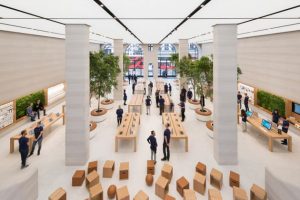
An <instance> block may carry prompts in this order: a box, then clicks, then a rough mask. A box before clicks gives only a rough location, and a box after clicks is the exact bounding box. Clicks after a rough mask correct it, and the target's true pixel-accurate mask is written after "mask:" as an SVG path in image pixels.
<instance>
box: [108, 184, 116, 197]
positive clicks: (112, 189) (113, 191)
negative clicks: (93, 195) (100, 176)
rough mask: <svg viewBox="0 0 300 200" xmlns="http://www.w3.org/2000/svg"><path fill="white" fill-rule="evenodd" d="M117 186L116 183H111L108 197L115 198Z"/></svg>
mask: <svg viewBox="0 0 300 200" xmlns="http://www.w3.org/2000/svg"><path fill="white" fill-rule="evenodd" d="M116 192H117V187H116V186H115V185H110V186H109V187H108V189H107V197H108V198H109V199H113V198H115V196H116Z"/></svg>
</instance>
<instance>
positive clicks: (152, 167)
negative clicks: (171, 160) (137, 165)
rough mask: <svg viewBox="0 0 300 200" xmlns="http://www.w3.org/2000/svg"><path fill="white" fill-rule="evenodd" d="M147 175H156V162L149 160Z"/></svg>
mask: <svg viewBox="0 0 300 200" xmlns="http://www.w3.org/2000/svg"><path fill="white" fill-rule="evenodd" d="M147 174H152V175H154V174H155V164H154V160H147Z"/></svg>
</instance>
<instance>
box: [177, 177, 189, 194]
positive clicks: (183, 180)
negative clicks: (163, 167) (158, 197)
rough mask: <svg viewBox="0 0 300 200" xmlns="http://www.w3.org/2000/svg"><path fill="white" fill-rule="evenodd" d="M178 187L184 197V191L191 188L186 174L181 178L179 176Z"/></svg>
mask: <svg viewBox="0 0 300 200" xmlns="http://www.w3.org/2000/svg"><path fill="white" fill-rule="evenodd" d="M176 189H177V192H178V193H179V194H180V195H181V196H182V197H183V191H184V190H186V189H190V184H189V182H188V180H186V178H185V177H184V176H182V177H181V178H179V179H178V180H177V181H176Z"/></svg>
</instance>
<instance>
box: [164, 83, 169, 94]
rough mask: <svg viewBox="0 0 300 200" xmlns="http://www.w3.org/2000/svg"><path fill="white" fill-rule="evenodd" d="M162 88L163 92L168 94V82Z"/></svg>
mask: <svg viewBox="0 0 300 200" xmlns="http://www.w3.org/2000/svg"><path fill="white" fill-rule="evenodd" d="M164 90H165V94H168V84H167V83H166V84H165V85H164Z"/></svg>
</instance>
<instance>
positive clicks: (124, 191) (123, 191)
mask: <svg viewBox="0 0 300 200" xmlns="http://www.w3.org/2000/svg"><path fill="white" fill-rule="evenodd" d="M117 200H130V196H129V192H128V188H127V186H123V187H121V188H118V189H117Z"/></svg>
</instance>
